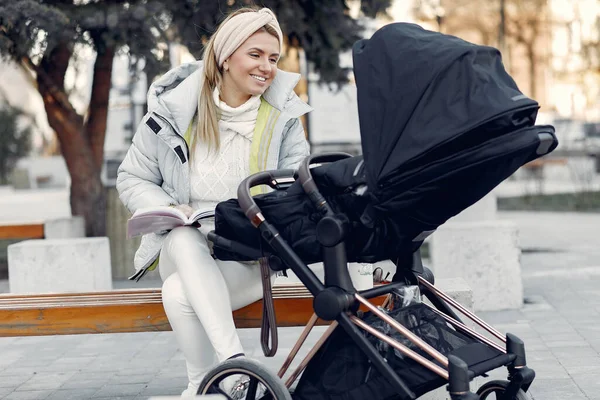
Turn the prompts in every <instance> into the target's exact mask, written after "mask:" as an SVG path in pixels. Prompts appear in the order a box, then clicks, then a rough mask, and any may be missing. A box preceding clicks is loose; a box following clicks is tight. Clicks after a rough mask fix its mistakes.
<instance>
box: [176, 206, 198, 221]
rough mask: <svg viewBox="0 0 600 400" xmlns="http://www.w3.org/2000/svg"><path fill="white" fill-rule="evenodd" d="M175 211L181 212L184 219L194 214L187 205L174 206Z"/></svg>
mask: <svg viewBox="0 0 600 400" xmlns="http://www.w3.org/2000/svg"><path fill="white" fill-rule="evenodd" d="M174 207H175V208H176V209H178V210H179V211H182V212H183V213H184V214H185V216H186V217H188V218H189V217H190V215H192V214H193V213H194V209H193V208H192V207H190V206H189V205H187V204H179V205H176V206H174Z"/></svg>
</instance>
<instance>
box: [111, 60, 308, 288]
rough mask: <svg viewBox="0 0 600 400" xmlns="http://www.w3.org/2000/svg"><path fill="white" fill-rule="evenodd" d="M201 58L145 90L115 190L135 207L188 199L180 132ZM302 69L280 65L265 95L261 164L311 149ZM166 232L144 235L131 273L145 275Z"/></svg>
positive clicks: (285, 161)
mask: <svg viewBox="0 0 600 400" xmlns="http://www.w3.org/2000/svg"><path fill="white" fill-rule="evenodd" d="M201 77H202V61H196V62H193V63H189V64H184V65H182V66H180V67H177V68H174V69H172V70H170V71H169V72H167V73H166V74H165V75H164V76H162V77H161V78H160V79H159V80H157V81H156V82H155V83H153V84H152V85H151V87H150V90H149V91H148V113H147V114H146V115H145V116H144V118H143V120H142V123H141V124H140V125H139V127H138V129H137V131H136V133H135V135H134V137H133V143H132V145H131V147H130V149H129V151H128V152H127V155H126V156H125V159H124V160H123V163H122V164H121V166H120V167H119V171H118V176H117V191H118V192H119V196H120V198H121V201H122V202H123V204H125V206H126V207H127V208H128V209H129V211H131V212H134V211H135V210H137V209H138V208H141V207H150V206H160V205H169V204H188V203H189V201H190V170H189V164H190V163H189V162H188V155H189V151H188V145H187V143H186V141H185V140H184V138H183V136H184V134H185V132H186V130H187V128H188V126H189V125H190V122H191V121H192V118H193V117H194V115H195V112H196V107H197V104H198V96H199V94H200V89H201V87H200V85H201V81H202V79H201ZM299 79H300V75H298V74H293V73H289V72H285V71H281V70H279V71H278V72H277V75H276V76H275V79H274V80H273V83H272V84H271V86H270V87H269V88H268V89H267V91H266V92H265V93H264V95H263V99H264V100H265V101H266V102H267V103H268V104H270V105H271V106H272V107H273V110H272V111H273V112H271V113H270V114H269V119H268V123H267V124H266V130H265V131H264V132H263V134H262V135H261V141H260V146H257V148H258V151H257V154H255V156H256V157H257V158H255V159H258V160H259V162H258V166H259V169H260V170H272V169H286V168H292V169H295V168H296V167H297V166H298V164H299V163H300V161H302V159H304V157H306V156H307V155H308V154H309V147H308V143H307V141H306V138H305V135H304V129H303V127H302V124H301V123H300V121H299V120H298V118H299V117H300V116H301V115H303V114H305V113H307V112H309V111H311V110H312V108H311V107H310V106H308V105H307V104H306V103H304V102H303V101H302V100H300V98H298V96H297V95H296V94H295V93H294V91H293V89H294V87H295V86H296V84H297V83H298V81H299ZM163 239H164V235H158V234H149V235H144V237H143V238H142V242H141V245H140V248H139V249H138V251H137V252H136V254H135V259H134V266H135V269H136V274H135V275H134V277H138V278H139V277H141V276H143V273H140V272H142V271H143V270H145V269H146V268H148V267H149V266H150V265H151V264H152V263H153V262H154V261H155V260H156V258H157V256H158V255H159V252H160V249H161V246H162V241H163Z"/></svg>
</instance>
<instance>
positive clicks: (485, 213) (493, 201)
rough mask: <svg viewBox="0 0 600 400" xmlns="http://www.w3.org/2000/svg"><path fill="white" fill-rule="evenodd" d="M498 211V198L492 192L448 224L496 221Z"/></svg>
mask: <svg viewBox="0 0 600 400" xmlns="http://www.w3.org/2000/svg"><path fill="white" fill-rule="evenodd" d="M497 210H498V206H497V196H496V194H495V193H494V192H493V191H492V192H489V193H488V194H487V195H485V196H484V197H483V198H482V199H480V200H479V201H478V202H477V203H475V204H473V205H472V206H471V207H468V208H465V209H464V210H463V211H462V212H460V213H459V214H458V215H456V216H454V217H452V218H451V219H450V220H448V222H476V221H482V220H490V219H495V218H496V216H497Z"/></svg>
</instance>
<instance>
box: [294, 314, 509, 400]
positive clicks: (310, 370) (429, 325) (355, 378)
mask: <svg viewBox="0 0 600 400" xmlns="http://www.w3.org/2000/svg"><path fill="white" fill-rule="evenodd" d="M388 315H389V316H391V317H392V318H393V319H394V320H396V321H398V322H399V323H401V324H402V325H403V326H405V327H407V328H408V329H409V330H410V331H411V332H412V333H414V334H416V335H418V336H419V337H420V338H421V339H422V340H424V341H425V342H426V343H427V344H429V345H430V346H432V347H433V348H435V349H436V350H437V351H439V352H440V353H441V354H443V355H445V356H451V355H454V356H457V357H459V358H461V359H462V360H463V361H464V362H466V363H467V365H468V368H469V375H470V376H469V378H470V379H472V378H473V377H475V376H480V375H483V374H485V373H486V372H488V371H490V370H492V369H495V368H498V367H500V366H504V365H508V364H510V363H511V362H512V361H514V359H515V356H514V355H513V354H506V353H503V352H501V351H499V350H497V349H495V348H493V347H491V346H488V345H486V344H484V343H482V342H480V341H479V340H477V339H475V338H473V337H472V336H469V335H467V334H464V333H462V332H460V331H458V330H456V329H454V328H453V327H452V326H450V325H449V324H448V323H447V322H446V321H445V320H444V319H443V318H442V317H441V316H440V315H439V314H438V313H436V312H435V311H434V310H433V309H432V308H431V307H430V306H428V305H426V304H424V303H416V304H412V305H409V306H407V307H402V308H396V309H393V310H392V311H389V313H388ZM362 319H363V321H364V322H365V323H366V324H368V325H369V326H370V327H372V328H374V329H377V330H378V331H380V332H382V333H384V334H386V335H387V336H389V337H391V338H392V339H395V340H397V341H398V342H400V343H401V344H403V345H404V346H406V347H408V348H409V349H411V350H413V351H415V352H416V353H418V354H420V355H421V356H423V357H425V358H426V359H428V360H430V361H432V362H435V361H434V360H433V358H432V357H431V356H429V355H428V354H427V353H425V352H424V351H422V350H421V349H420V348H418V347H417V346H415V345H414V344H413V342H411V341H410V340H408V339H406V337H405V336H404V335H402V334H400V333H399V332H397V331H396V330H394V329H393V328H392V327H391V326H390V325H388V324H386V323H384V322H383V321H382V320H381V319H380V318H378V317H377V316H376V315H373V314H372V313H366V314H365V315H364V317H363V318H362ZM365 336H366V337H367V339H368V340H369V342H371V344H373V346H374V347H375V348H376V349H377V350H378V352H379V354H380V355H381V356H382V357H383V358H384V359H385V360H386V362H387V364H389V365H390V366H391V367H392V369H393V370H394V371H395V372H396V374H398V376H399V377H400V378H401V379H402V380H403V381H404V382H406V384H407V385H408V387H409V388H410V390H411V391H412V392H413V393H414V394H415V395H416V396H421V395H423V394H425V393H427V392H429V391H431V390H433V389H436V388H438V387H441V386H443V385H444V384H447V383H448V381H447V380H446V379H444V378H442V377H440V376H439V375H438V374H436V373H434V372H432V371H431V370H429V369H428V368H425V367H423V366H422V365H420V364H419V363H418V362H416V361H414V360H412V359H411V358H409V357H406V356H404V355H403V354H402V353H400V352H399V351H398V350H397V349H395V348H394V347H393V346H391V345H389V344H388V343H386V342H384V341H382V340H380V339H379V338H377V337H375V336H373V335H372V334H370V333H367V332H365ZM324 376H325V377H328V379H323V377H324ZM349 387H352V388H353V389H351V390H350V392H349V391H348V389H349ZM338 388H339V389H338ZM323 393H327V396H328V398H336V395H341V393H345V394H346V395H349V396H350V397H349V398H361V394H363V393H364V395H365V397H364V398H367V397H366V396H367V394H369V396H370V397H372V396H373V395H374V394H375V396H374V397H375V398H386V399H387V398H389V399H402V400H404V399H408V398H410V397H404V396H402V395H401V394H399V393H398V392H397V391H395V390H394V388H393V387H392V385H391V384H390V383H389V382H388V381H387V380H386V379H385V378H384V377H383V376H381V374H379V373H378V371H377V370H376V369H374V368H373V367H372V366H371V365H370V363H369V360H368V358H367V357H366V355H364V353H362V352H361V351H360V349H359V348H358V346H356V344H355V342H354V341H353V340H352V339H351V338H350V337H349V336H348V335H347V334H346V333H345V331H344V330H343V329H341V328H339V327H338V328H336V331H335V332H334V333H333V334H332V335H331V336H330V337H329V339H328V341H327V342H326V343H325V344H324V345H323V347H322V348H321V349H320V350H319V351H318V352H317V354H316V355H315V357H314V358H313V359H312V360H311V362H310V363H309V365H308V366H307V369H306V371H305V372H304V374H303V375H302V377H301V378H300V381H299V383H298V386H297V388H296V391H295V392H294V396H293V397H294V399H295V400H305V399H317V400H318V399H319V398H320V397H319V396H322V395H323Z"/></svg>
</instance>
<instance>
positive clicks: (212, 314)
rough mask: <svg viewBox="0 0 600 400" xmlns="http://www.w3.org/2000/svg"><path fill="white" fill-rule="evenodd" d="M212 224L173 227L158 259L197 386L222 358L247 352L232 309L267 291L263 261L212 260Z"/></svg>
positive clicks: (169, 314)
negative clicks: (260, 264)
mask: <svg viewBox="0 0 600 400" xmlns="http://www.w3.org/2000/svg"><path fill="white" fill-rule="evenodd" d="M212 228H213V226H212V225H211V224H205V225H203V227H202V228H200V230H198V229H196V228H191V227H181V228H177V229H174V230H172V231H171V232H170V233H169V234H168V235H167V237H166V239H165V241H164V244H163V246H162V249H161V253H160V261H159V272H160V277H161V279H162V280H163V287H162V300H163V306H164V308H165V311H166V314H167V317H168V319H169V322H170V323H171V327H172V328H173V332H174V333H175V336H176V338H177V342H178V344H179V348H180V349H181V351H182V352H183V355H184V357H185V360H186V365H187V374H188V380H189V386H195V387H197V386H198V385H199V384H200V382H201V381H202V378H203V377H204V374H205V373H206V372H207V370H208V369H210V368H211V367H212V366H214V365H215V364H216V363H217V362H221V361H224V360H226V359H227V358H229V357H231V356H233V355H235V354H238V353H243V352H244V350H243V349H242V344H241V342H240V339H239V337H238V335H237V332H236V330H235V325H234V322H233V316H232V310H237V309H238V308H242V307H244V306H246V305H248V304H251V303H253V302H255V301H257V300H259V299H260V298H262V293H263V292H262V282H261V275H260V267H259V265H258V263H247V264H246V263H239V262H233V261H220V260H215V259H213V257H212V255H211V253H210V249H209V247H208V241H207V239H206V236H205V235H206V233H207V232H208V231H210V230H211V229H212Z"/></svg>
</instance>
